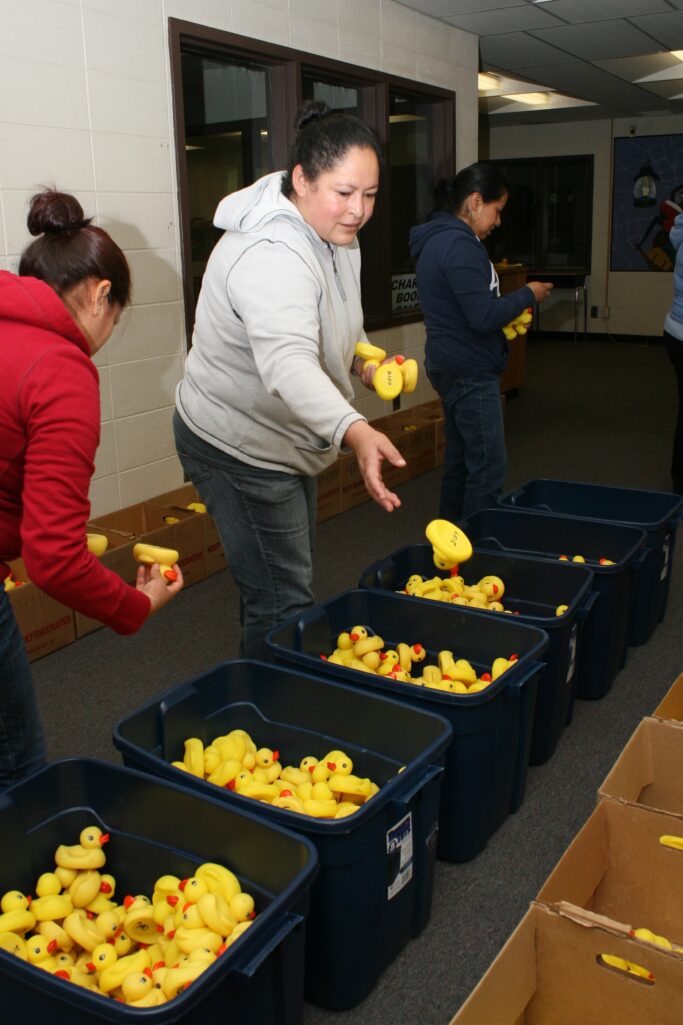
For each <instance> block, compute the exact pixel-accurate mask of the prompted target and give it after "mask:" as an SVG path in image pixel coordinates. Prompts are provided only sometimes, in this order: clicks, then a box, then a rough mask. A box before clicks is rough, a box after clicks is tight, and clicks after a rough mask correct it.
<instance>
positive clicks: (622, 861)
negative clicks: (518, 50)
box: [536, 798, 683, 1022]
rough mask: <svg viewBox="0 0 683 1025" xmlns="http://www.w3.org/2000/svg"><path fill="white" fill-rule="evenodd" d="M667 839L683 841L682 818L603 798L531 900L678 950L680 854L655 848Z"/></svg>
mask: <svg viewBox="0 0 683 1025" xmlns="http://www.w3.org/2000/svg"><path fill="white" fill-rule="evenodd" d="M672 835H673V836H681V837H682V838H683V818H681V817H679V816H675V815H667V814H663V813H662V812H657V811H652V810H650V809H648V808H641V807H637V806H636V805H633V804H626V803H624V802H623V801H615V800H611V799H609V798H605V800H603V801H601V802H600V804H599V805H598V806H597V808H596V809H595V811H594V812H593V814H592V815H591V816H590V817H589V819H588V820H587V822H586V823H585V825H584V826H583V828H582V829H581V830H580V831H579V833H578V834H577V835H576V837H575V839H574V841H573V842H572V843H571V844H570V846H569V847H568V848H567V850H566V852H565V854H564V855H563V856H562V858H561V859H560V861H559V862H558V864H557V865H556V867H555V868H554V869H553V871H552V872H551V873H550V875H549V876H548V879H547V880H546V882H545V884H544V885H543V887H542V888H541V891H540V893H539V894H538V896H537V898H536V899H537V900H538V901H542V902H544V903H547V904H553V905H559V904H561V903H565V902H568V903H570V904H573V905H575V906H576V907H578V908H581V909H583V910H585V911H591V912H594V913H595V914H597V915H602V916H604V917H606V918H609V919H611V920H612V921H614V922H615V923H619V924H621V925H623V926H625V927H627V928H633V929H642V928H646V929H649V930H650V931H651V932H653V933H656V934H657V935H659V936H665V937H666V939H668V940H669V941H670V942H671V943H676V944H678V945H683V886H681V878H683V850H675V849H674V848H672V847H668V846H664V845H663V844H661V843H660V837H662V836H672ZM645 946H646V947H647V946H649V945H648V944H645ZM636 960H637V959H636ZM651 1020H652V1021H653V1022H654V1021H655V1019H651ZM682 1020H683V1010H682Z"/></svg>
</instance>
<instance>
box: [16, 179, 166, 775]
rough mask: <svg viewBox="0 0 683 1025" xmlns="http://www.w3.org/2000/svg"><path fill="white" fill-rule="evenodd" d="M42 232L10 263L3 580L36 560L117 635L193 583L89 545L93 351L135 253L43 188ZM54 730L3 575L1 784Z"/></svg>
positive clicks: (114, 316) (40, 754)
mask: <svg viewBox="0 0 683 1025" xmlns="http://www.w3.org/2000/svg"><path fill="white" fill-rule="evenodd" d="M28 229H29V231H30V233H31V234H32V235H35V236H38V237H37V238H36V240H35V241H34V242H32V243H31V244H30V245H29V246H28V248H27V249H26V251H25V252H24V254H23V256H22V257H21V262H20V264H19V275H18V276H17V275H15V274H10V273H8V272H6V271H0V366H1V367H2V375H1V376H0V581H2V580H4V579H5V577H7V575H8V573H9V567H8V565H7V562H8V561H9V560H10V559H14V558H17V557H18V556H19V555H21V556H22V557H23V560H24V563H25V565H26V571H27V573H28V575H29V578H30V579H31V580H32V581H33V583H34V584H36V586H37V587H39V588H40V589H41V590H42V591H45V592H46V593H47V594H49V595H51V596H52V597H54V598H56V599H58V600H59V601H61V602H63V603H64V604H65V605H68V606H70V607H71V608H73V609H76V610H77V611H78V612H82V613H84V614H85V615H88V616H93V617H94V618H96V619H99V620H101V622H103V623H106V624H107V625H108V626H110V627H112V628H113V629H114V630H116V631H117V633H121V634H127V633H132V632H134V631H135V630H138V629H139V628H140V627H141V626H142V624H143V623H144V622H145V620H146V619H147V617H148V616H149V615H151V614H152V613H154V612H157V611H158V610H159V609H160V608H161V607H162V606H163V605H165V604H166V603H167V602H168V601H170V599H171V598H173V597H174V596H175V595H176V594H177V593H178V591H179V590H180V588H181V587H182V575H181V574H180V571H179V570H178V567H177V566H176V567H175V569H176V571H177V572H178V579H177V581H176V582H175V583H173V584H170V585H167V584H166V581H165V580H164V579H163V578H162V577H161V575H160V572H159V567H158V566H154V567H152V568H151V569H150V568H149V567H140V570H139V571H138V577H137V581H136V584H135V586H134V587H132V586H130V585H128V584H126V583H125V582H124V581H123V580H122V579H121V578H120V577H118V576H117V575H116V574H115V573H112V572H111V571H110V570H108V569H105V568H104V566H102V564H101V563H100V562H99V560H98V559H97V558H96V557H95V556H94V555H92V554H91V553H90V552H89V551H88V549H87V545H86V539H85V528H86V523H87V521H88V516H89V512H90V503H89V501H88V491H89V487H90V479H91V477H92V474H93V471H94V458H95V452H96V450H97V446H98V443H99V438H100V392H99V377H98V373H97V368H96V367H95V365H94V364H93V362H92V356H94V354H95V353H96V352H97V351H98V350H99V349H100V348H101V347H102V346H103V345H104V343H105V342H106V341H107V339H108V338H109V336H110V334H111V332H112V330H113V328H114V325H115V324H116V322H117V320H118V318H119V315H120V313H121V310H122V309H123V308H124V306H125V305H126V304H127V302H128V301H129V299H130V286H131V283H130V270H129V268H128V264H127V263H126V258H125V256H124V255H123V253H122V252H121V250H120V249H119V247H118V246H117V245H116V243H115V242H114V241H113V240H112V239H111V238H110V237H109V235H108V234H107V233H106V232H105V231H103V230H102V229H101V228H97V227H95V226H94V225H92V224H91V223H90V221H89V219H87V218H85V217H84V216H83V210H82V208H81V205H80V203H79V202H78V200H76V199H75V198H74V197H73V196H70V195H67V194H65V193H60V192H56V191H53V190H47V191H45V192H42V193H39V194H38V195H36V196H34V197H33V199H32V201H31V207H30V212H29V216H28ZM44 761H45V754H44V743H43V733H42V726H41V722H40V717H39V714H38V710H37V705H36V699H35V694H34V690H33V684H32V680H31V671H30V667H29V663H28V657H27V654H26V650H25V647H24V644H23V639H22V637H21V634H20V632H19V629H18V627H17V624H16V621H15V619H14V615H13V613H12V607H11V605H10V602H9V598H8V596H7V593H6V591H5V588H4V586H2V584H1V583H0V788H2V787H6V786H8V785H9V784H10V783H12V782H15V781H16V780H18V779H21V778H22V777H23V776H25V775H27V774H28V773H30V772H33V771H34V770H35V769H37V768H40V766H41V765H43V764H44Z"/></svg>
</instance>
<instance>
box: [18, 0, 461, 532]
mask: <svg viewBox="0 0 683 1025" xmlns="http://www.w3.org/2000/svg"><path fill="white" fill-rule="evenodd" d="M169 17H176V18H182V19H184V20H186V21H192V22H195V23H198V24H204V25H208V26H212V27H215V28H220V29H224V30H226V31H231V32H236V33H239V34H242V35H247V36H252V37H255V38H259V39H263V40H267V41H270V42H274V43H278V44H281V45H285V46H292V47H296V48H298V49H302V50H307V51H310V52H311V53H315V54H321V55H324V56H328V57H333V58H336V59H339V60H345V61H348V62H350V63H354V64H358V65H360V66H368V67H379V68H381V69H383V70H385V71H388V72H391V73H393V74H397V75H402V76H406V77H409V78H415V79H417V80H419V81H423V82H429V83H432V84H435V85H439V86H444V87H447V88H452V89H456V90H457V93H458V95H457V119H456V133H457V135H456V138H457V142H456V152H457V163H458V166H459V167H462V166H464V165H466V164H468V163H471V162H472V161H474V160H476V159H477V141H478V140H477V112H476V69H477V39H476V37H475V36H472V35H470V34H469V33H466V32H461V31H459V30H457V29H455V28H447V27H444V26H443V25H442V24H439V25H438V26H437V24H436V23H435V22H434V21H433V20H432V19H429V18H427V17H425V16H423V15H421V14H416V13H415V12H414V11H410V10H408V8H405V7H403V6H402V5H400V4H398V3H394V2H393V0H263V2H258V0H22V2H21V3H17V2H16V0H0V24H1V25H2V32H0V268H2V269H10V270H15V269H16V267H17V263H18V259H19V255H20V253H21V251H22V250H23V248H24V247H25V245H26V244H27V242H28V241H29V236H28V233H27V231H26V214H27V204H28V200H29V198H30V196H31V195H32V194H33V193H34V192H35V191H36V190H38V189H39V188H40V187H42V186H44V185H46V184H49V185H52V184H54V185H56V186H57V187H58V188H60V189H64V190H66V191H70V192H74V193H75V194H76V195H77V196H78V198H79V200H80V201H81V203H82V205H83V207H84V209H85V211H86V214H88V215H94V216H95V218H96V221H97V223H99V224H101V225H102V226H103V227H105V228H106V229H107V231H109V232H110V233H111V235H112V236H113V237H114V238H115V239H116V241H117V242H118V243H119V244H120V245H121V247H122V248H123V249H124V251H125V253H126V255H127V257H128V260H129V262H130V264H131V267H132V270H133V281H134V294H133V305H132V308H131V309H129V310H127V311H126V312H125V314H124V316H123V317H122V319H121V323H120V325H119V327H118V328H117V329H116V331H115V333H114V335H113V336H112V338H111V340H110V341H109V343H108V344H107V345H106V346H105V347H104V349H103V350H102V351H101V352H100V354H99V355H98V357H97V359H96V362H97V365H98V368H99V370H100V375H101V394H102V440H101V444H100V450H99V452H98V455H97V468H96V473H95V478H94V480H93V485H92V489H91V501H92V506H93V513H94V514H101V513H105V512H109V511H111V510H112V509H115V508H119V507H122V506H124V505H128V504H130V503H131V502H136V501H139V500H142V499H144V498H147V497H150V496H152V495H154V494H158V493H159V492H161V491H166V490H169V489H170V488H173V487H175V486H177V485H178V484H180V483H181V481H182V473H181V469H180V465H179V463H178V460H177V458H176V457H175V454H174V448H173V440H172V435H171V429H170V423H171V413H172V407H173V393H174V389H175V385H176V384H177V382H178V380H179V379H180V376H181V374H182V363H183V356H184V353H185V327H184V312H183V301H182V282H181V262H180V235H179V226H178V206H177V182H176V175H175V154H174V145H175V143H174V138H173V131H172V117H171V102H172V101H171V86H170V77H169V57H168V38H167V20H168V18H169ZM423 333H424V331H423V327H422V325H421V324H416V325H411V326H409V327H407V328H401V329H396V330H394V331H385V332H379V333H377V335H378V336H381V337H377V341H378V343H379V344H382V345H384V346H385V347H386V348H387V349H388V350H389V351H390V352H399V351H400V352H404V353H405V354H406V355H413V356H415V357H416V358H421V355H422V345H423ZM428 397H430V394H429V391H428V386H427V388H425V386H424V383H423V384H422V385H421V387H420V388H419V389H418V391H417V392H416V393H415V395H414V396H413V397H412V398H413V401H423V399H425V398H428ZM408 404H409V403H408V402H406V405H408ZM410 404H412V403H410ZM358 406H359V408H361V409H362V410H363V412H365V413H367V414H368V415H370V416H375V415H381V414H382V413H384V412H387V408H386V406H385V404H384V403H381V402H380V401H379V400H378V399H376V398H373V397H371V396H370V397H369V396H368V395H363V396H360V395H359V401H358Z"/></svg>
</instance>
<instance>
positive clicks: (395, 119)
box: [389, 114, 425, 125]
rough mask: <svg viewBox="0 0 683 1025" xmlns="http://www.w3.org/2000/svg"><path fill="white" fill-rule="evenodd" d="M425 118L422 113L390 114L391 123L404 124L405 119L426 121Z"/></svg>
mask: <svg viewBox="0 0 683 1025" xmlns="http://www.w3.org/2000/svg"><path fill="white" fill-rule="evenodd" d="M424 120H425V118H424V117H422V115H420V114H390V115H389V124H391V125H395V124H403V122H404V121H424Z"/></svg>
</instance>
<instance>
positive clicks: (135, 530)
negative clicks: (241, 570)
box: [90, 502, 206, 587]
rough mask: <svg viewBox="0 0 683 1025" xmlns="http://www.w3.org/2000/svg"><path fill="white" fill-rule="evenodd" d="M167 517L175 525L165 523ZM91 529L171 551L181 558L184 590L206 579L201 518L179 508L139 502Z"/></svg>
mask: <svg viewBox="0 0 683 1025" xmlns="http://www.w3.org/2000/svg"><path fill="white" fill-rule="evenodd" d="M169 517H171V518H173V519H175V520H177V522H176V523H171V522H167V520H168V519H169ZM90 525H91V527H92V529H93V530H96V529H97V528H98V527H104V528H105V529H110V530H117V531H120V532H123V533H126V534H130V535H132V536H133V537H134V538H135V540H136V541H144V542H146V543H147V544H150V545H159V546H160V547H162V548H174V549H175V550H176V551H177V552H179V554H180V559H179V560H178V565H179V566H180V568H181V570H182V572H183V578H184V580H185V586H186V587H189V586H190V585H191V584H196V583H197V581H199V580H203V579H204V577H205V576H206V559H205V555H204V550H205V545H204V526H203V516H200V515H199V514H198V513H194V512H191V511H188V510H186V509H182V508H180V507H178V508H174V509H172V510H171V509H170V508H169V506H164V505H156V504H153V503H151V502H138V503H137V504H136V505H129V506H126V508H125V509H117V510H116V511H115V512H111V513H107V514H106V515H105V516H98V517H97V519H94V520H92V521H91V524H90Z"/></svg>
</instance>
